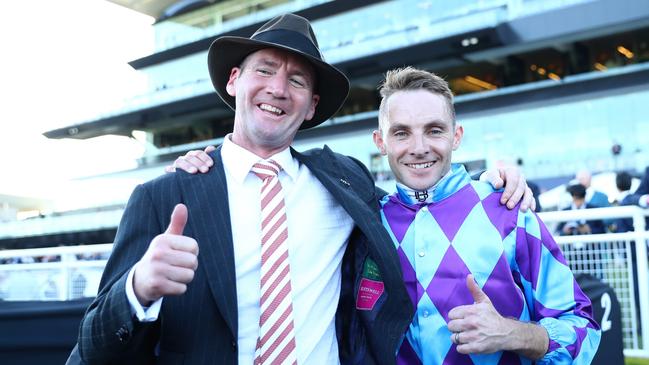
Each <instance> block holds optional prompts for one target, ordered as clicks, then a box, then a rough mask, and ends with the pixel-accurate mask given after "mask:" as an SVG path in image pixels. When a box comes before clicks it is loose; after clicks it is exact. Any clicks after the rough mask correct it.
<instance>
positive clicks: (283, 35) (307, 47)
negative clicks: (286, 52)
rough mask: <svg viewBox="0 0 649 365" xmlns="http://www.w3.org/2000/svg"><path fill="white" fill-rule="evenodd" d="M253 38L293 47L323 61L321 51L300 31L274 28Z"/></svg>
mask: <svg viewBox="0 0 649 365" xmlns="http://www.w3.org/2000/svg"><path fill="white" fill-rule="evenodd" d="M251 39H254V40H256V41H262V42H268V43H276V44H278V45H281V46H284V47H289V48H293V49H295V50H298V51H300V52H302V53H304V54H307V55H309V56H311V57H314V58H316V59H318V60H320V61H322V56H320V51H318V49H317V48H316V47H315V45H314V44H313V42H311V40H309V39H308V38H307V37H305V36H303V35H302V34H300V33H297V32H295V31H291V30H285V29H273V30H268V31H265V32H262V33H259V34H257V35H255V36H253V37H252V38H251Z"/></svg>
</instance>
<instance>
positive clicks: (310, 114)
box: [304, 94, 320, 120]
mask: <svg viewBox="0 0 649 365" xmlns="http://www.w3.org/2000/svg"><path fill="white" fill-rule="evenodd" d="M319 101H320V95H318V94H313V96H311V105H310V106H309V111H308V112H307V113H306V115H305V116H304V120H311V119H312V118H313V115H314V114H315V108H316V107H317V106H318V102H319Z"/></svg>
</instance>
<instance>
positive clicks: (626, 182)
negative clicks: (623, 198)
mask: <svg viewBox="0 0 649 365" xmlns="http://www.w3.org/2000/svg"><path fill="white" fill-rule="evenodd" d="M632 179H633V178H632V177H631V174H629V173H628V172H626V171H622V172H618V173H617V175H615V185H616V186H617V189H618V190H619V191H627V190H631V180H632Z"/></svg>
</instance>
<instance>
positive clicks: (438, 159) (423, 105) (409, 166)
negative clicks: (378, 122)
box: [374, 89, 463, 190]
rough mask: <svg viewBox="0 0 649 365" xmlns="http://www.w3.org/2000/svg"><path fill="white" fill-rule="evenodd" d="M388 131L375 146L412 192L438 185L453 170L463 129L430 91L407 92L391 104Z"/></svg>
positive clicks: (379, 133)
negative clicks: (454, 158)
mask: <svg viewBox="0 0 649 365" xmlns="http://www.w3.org/2000/svg"><path fill="white" fill-rule="evenodd" d="M386 106H387V111H388V112H387V123H384V124H383V125H382V126H383V128H384V129H385V130H381V131H376V132H375V133H374V142H375V143H376V146H377V147H378V148H379V151H381V153H382V154H383V155H387V156H388V162H389V164H390V168H391V169H392V172H393V173H394V176H395V178H396V180H397V181H398V182H400V183H402V184H404V185H406V186H408V187H410V188H412V189H415V190H425V189H428V188H430V187H431V186H433V185H435V184H436V183H437V182H438V181H439V180H440V179H441V178H442V177H443V176H444V175H445V174H446V173H447V172H448V171H449V169H450V168H451V157H452V153H453V151H454V150H455V149H457V147H458V146H459V145H460V140H461V139H462V134H463V129H462V127H461V126H459V125H458V126H456V125H454V122H453V120H452V118H451V116H450V113H449V109H448V104H447V101H446V99H445V98H444V97H443V96H441V95H438V94H434V93H432V92H430V91H427V90H424V89H420V90H404V91H398V92H396V93H394V94H393V95H391V96H390V97H389V99H388V100H387V105H386Z"/></svg>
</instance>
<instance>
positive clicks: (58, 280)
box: [0, 243, 113, 300]
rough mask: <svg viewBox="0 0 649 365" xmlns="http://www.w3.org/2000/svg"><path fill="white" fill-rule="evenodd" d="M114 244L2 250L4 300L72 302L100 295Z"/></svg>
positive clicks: (0, 289)
mask: <svg viewBox="0 0 649 365" xmlns="http://www.w3.org/2000/svg"><path fill="white" fill-rule="evenodd" d="M112 248H113V245H112V244H110V243H108V244H100V245H83V246H60V247H48V248H34V249H25V250H1V251H0V262H9V263H4V264H0V299H3V300H70V299H77V298H86V297H94V296H95V295H97V289H98V287H99V280H100V279H101V274H102V272H103V271H104V266H106V261H107V260H108V256H109V255H110V252H111V250H112Z"/></svg>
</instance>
